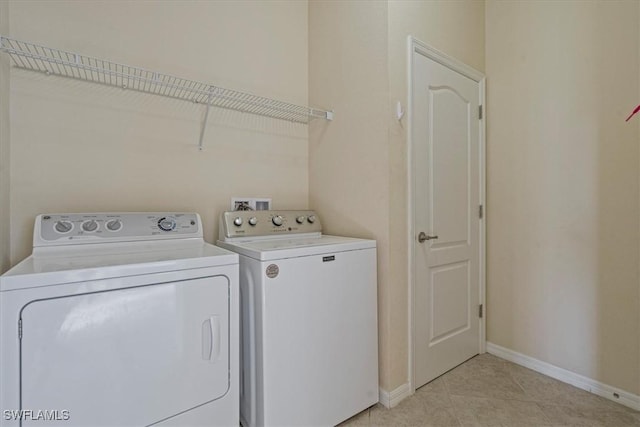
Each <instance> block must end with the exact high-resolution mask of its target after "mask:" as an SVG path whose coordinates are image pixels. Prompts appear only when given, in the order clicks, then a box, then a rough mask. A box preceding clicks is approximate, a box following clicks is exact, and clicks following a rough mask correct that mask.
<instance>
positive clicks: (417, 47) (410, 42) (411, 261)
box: [407, 35, 487, 394]
mask: <svg viewBox="0 0 640 427" xmlns="http://www.w3.org/2000/svg"><path fill="white" fill-rule="evenodd" d="M407 48H408V49H407V53H408V55H407V71H408V73H407V78H408V80H407V88H408V97H407V100H408V105H407V183H408V198H407V222H408V225H409V227H408V231H409V233H408V236H407V243H408V254H409V256H408V257H407V261H408V266H407V268H408V271H407V274H408V278H409V304H408V308H409V309H408V316H409V318H408V321H409V336H408V340H409V361H408V362H409V369H408V374H409V378H408V382H409V388H410V391H411V393H412V394H413V393H414V392H415V390H416V389H415V381H414V357H413V356H414V350H415V348H414V342H415V336H414V331H415V327H414V317H413V314H414V311H415V310H414V298H413V295H414V292H415V274H414V269H415V251H414V240H415V238H414V236H415V227H414V214H413V209H414V203H413V199H414V191H415V185H414V179H415V177H414V174H413V171H414V160H415V158H414V155H413V152H414V142H413V135H412V130H411V128H412V123H413V114H414V112H413V54H414V52H415V53H417V54H420V55H423V56H425V57H427V58H429V59H431V60H433V61H436V62H438V63H440V64H442V65H444V66H445V67H447V68H449V69H451V70H453V71H455V72H457V73H459V74H462V75H463V76H465V77H468V78H470V79H471V80H473V81H475V82H477V83H478V86H479V91H480V93H479V98H480V105H482V110H483V111H482V113H483V114H482V118H481V119H480V135H479V136H478V143H479V144H480V146H479V154H478V161H479V162H480V165H479V171H480V177H479V182H478V184H479V186H480V188H479V198H480V204H481V205H482V206H483V217H482V219H481V220H480V227H479V234H480V235H479V240H478V244H479V256H480V260H479V269H478V270H479V272H478V274H479V276H480V277H479V278H478V280H479V283H478V286H479V293H480V295H479V300H480V304H482V306H483V308H484V313H483V316H482V318H481V319H480V322H479V324H480V331H479V332H480V333H479V342H478V353H484V352H485V351H486V320H487V303H486V288H485V286H486V283H485V278H486V219H487V201H486V187H485V186H486V118H487V111H486V103H485V86H486V77H485V75H484V74H483V73H481V72H480V71H478V70H476V69H474V68H472V67H470V66H468V65H466V64H464V63H462V62H460V61H458V60H457V59H455V58H453V57H451V56H449V55H447V54H445V53H443V52H441V51H439V50H437V49H435V48H433V47H431V46H429V45H427V44H426V43H424V42H422V41H420V40H418V39H417V38H415V37H413V36H411V35H410V36H408V37H407Z"/></svg>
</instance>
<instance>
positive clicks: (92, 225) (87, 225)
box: [82, 219, 98, 232]
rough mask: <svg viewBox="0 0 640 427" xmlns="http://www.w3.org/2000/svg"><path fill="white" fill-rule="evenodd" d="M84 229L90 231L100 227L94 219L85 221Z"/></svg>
mask: <svg viewBox="0 0 640 427" xmlns="http://www.w3.org/2000/svg"><path fill="white" fill-rule="evenodd" d="M82 229H83V230H84V231H88V232H92V231H96V230H97V229H98V223H97V222H96V221H95V220H93V219H91V220H89V221H85V222H83V223H82Z"/></svg>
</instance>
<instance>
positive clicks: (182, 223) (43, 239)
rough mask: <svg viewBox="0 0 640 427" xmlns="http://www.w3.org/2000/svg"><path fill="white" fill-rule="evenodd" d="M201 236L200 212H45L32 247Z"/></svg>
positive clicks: (39, 217) (40, 217)
mask: <svg viewBox="0 0 640 427" xmlns="http://www.w3.org/2000/svg"><path fill="white" fill-rule="evenodd" d="M189 237H199V238H202V224H201V221H200V216H199V215H198V214H197V213H184V212H136V213H129V212H128V213H122V212H107V213H63V214H42V215H38V217H37V218H36V224H35V230H34V235H33V246H34V247H38V246H50V245H71V244H86V243H110V242H127V241H136V240H154V239H176V238H178V239H184V238H189Z"/></svg>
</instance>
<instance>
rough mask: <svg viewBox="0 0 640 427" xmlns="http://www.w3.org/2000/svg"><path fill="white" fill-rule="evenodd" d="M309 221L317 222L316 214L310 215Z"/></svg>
mask: <svg viewBox="0 0 640 427" xmlns="http://www.w3.org/2000/svg"><path fill="white" fill-rule="evenodd" d="M307 221H309V224H313V223H314V222H316V216H315V215H309V218H307Z"/></svg>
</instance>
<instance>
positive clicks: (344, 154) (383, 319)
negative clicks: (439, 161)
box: [309, 1, 395, 388]
mask: <svg viewBox="0 0 640 427" xmlns="http://www.w3.org/2000/svg"><path fill="white" fill-rule="evenodd" d="M386 46H387V5H386V2H381V1H376V2H359V1H343V2H328V1H311V2H309V101H310V103H311V104H313V105H317V106H321V107H327V108H329V107H330V108H333V109H334V110H335V120H334V121H333V122H331V123H326V122H318V121H316V122H314V123H312V124H311V126H309V204H310V207H311V208H313V209H316V210H317V211H318V212H319V214H320V215H321V217H322V219H323V225H324V228H325V229H324V231H325V232H326V233H329V234H340V235H347V236H354V237H365V238H373V239H376V240H377V242H378V284H379V285H378V299H379V322H378V323H379V327H380V334H379V336H380V339H379V348H380V357H379V360H380V382H381V386H382V387H383V388H387V387H388V386H389V384H390V383H389V380H390V375H389V370H390V369H392V365H393V364H394V363H395V361H394V360H393V356H392V355H393V348H392V345H391V343H390V339H392V338H391V337H390V336H391V335H392V333H393V331H391V330H390V326H391V325H390V322H389V318H390V316H391V313H390V310H391V306H390V296H389V291H390V289H389V286H388V283H389V244H388V233H389V230H388V224H389V212H388V209H387V206H388V203H389V197H390V194H389V182H388V180H389V176H388V173H387V171H388V169H389V159H388V148H387V147H388V136H387V117H386V113H387V111H386V103H387V99H388V84H389V82H388V78H387V63H388V58H387V51H386Z"/></svg>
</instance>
